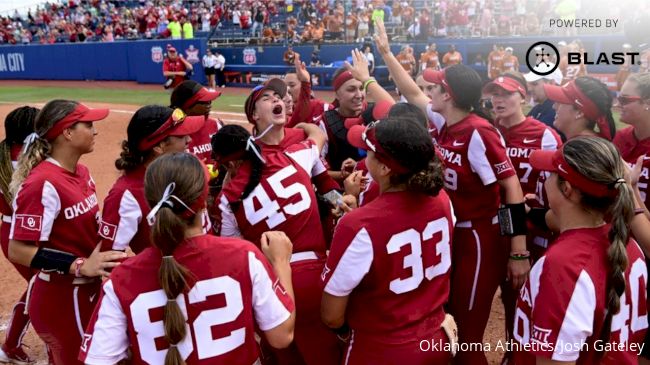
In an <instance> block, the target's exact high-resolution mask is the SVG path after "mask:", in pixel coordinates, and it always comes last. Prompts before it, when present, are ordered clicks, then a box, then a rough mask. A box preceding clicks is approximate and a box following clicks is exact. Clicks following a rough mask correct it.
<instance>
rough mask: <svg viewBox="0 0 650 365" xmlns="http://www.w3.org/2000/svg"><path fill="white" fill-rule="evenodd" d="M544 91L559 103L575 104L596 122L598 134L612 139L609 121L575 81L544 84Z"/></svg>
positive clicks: (588, 117)
mask: <svg viewBox="0 0 650 365" xmlns="http://www.w3.org/2000/svg"><path fill="white" fill-rule="evenodd" d="M544 92H545V93H546V97H548V98H549V99H551V100H553V101H554V102H557V103H560V104H569V105H575V106H576V107H577V108H578V109H580V111H581V112H582V113H583V114H584V115H585V117H586V118H587V119H589V120H593V121H595V122H596V123H597V124H598V129H599V130H600V135H601V136H602V137H603V138H605V139H608V140H611V139H612V133H611V131H610V130H609V123H608V122H607V119H606V116H605V115H603V114H602V113H601V111H600V110H599V109H598V106H596V104H595V103H594V102H593V101H591V99H589V98H588V97H587V96H586V95H585V94H584V93H583V92H582V90H580V88H579V87H578V86H577V85H576V83H575V81H571V82H569V83H568V84H566V85H564V86H555V85H550V84H544Z"/></svg>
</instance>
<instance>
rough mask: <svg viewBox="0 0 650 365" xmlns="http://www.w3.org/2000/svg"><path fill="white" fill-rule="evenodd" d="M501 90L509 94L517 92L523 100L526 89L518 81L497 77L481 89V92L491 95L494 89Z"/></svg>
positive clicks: (506, 77)
mask: <svg viewBox="0 0 650 365" xmlns="http://www.w3.org/2000/svg"><path fill="white" fill-rule="evenodd" d="M498 88H501V89H503V90H505V91H507V92H509V93H515V92H518V93H519V94H521V96H522V97H523V98H525V97H526V89H525V88H524V86H523V85H521V84H520V83H519V81H517V80H515V79H513V78H512V77H508V76H499V77H497V78H496V79H494V80H492V81H491V82H489V83H488V84H487V85H485V87H484V88H483V92H485V93H492V92H494V90H495V89H498Z"/></svg>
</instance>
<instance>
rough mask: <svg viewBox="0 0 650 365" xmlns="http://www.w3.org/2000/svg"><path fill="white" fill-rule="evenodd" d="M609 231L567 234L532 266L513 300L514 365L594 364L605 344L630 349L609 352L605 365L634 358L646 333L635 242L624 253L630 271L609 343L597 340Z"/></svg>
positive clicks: (642, 271)
mask: <svg viewBox="0 0 650 365" xmlns="http://www.w3.org/2000/svg"><path fill="white" fill-rule="evenodd" d="M609 228H610V227H609V225H603V226H601V227H597V228H579V229H571V230H568V231H565V232H563V233H561V234H560V236H558V238H557V240H556V241H555V243H554V244H553V245H551V246H550V247H549V249H548V250H547V251H546V254H545V255H544V256H543V257H542V258H540V259H539V260H538V261H537V262H536V263H535V265H534V266H533V268H532V269H531V271H530V275H529V277H528V280H527V281H526V283H525V284H524V286H523V287H522V289H521V291H520V293H519V299H518V300H517V309H516V314H515V328H514V340H515V345H516V350H517V351H515V364H517V365H519V364H535V356H541V357H544V358H547V359H552V360H556V361H576V364H596V363H600V362H599V360H600V359H599V356H600V354H599V352H598V349H599V348H601V347H602V346H606V345H607V344H608V343H610V344H613V343H616V344H617V346H618V344H622V345H623V346H625V345H627V346H628V349H627V350H625V349H623V350H617V351H613V350H612V351H608V355H606V358H608V362H607V363H612V364H615V363H616V364H621V363H630V362H627V360H625V359H627V358H629V357H630V356H632V353H634V352H636V353H638V350H636V351H633V350H632V351H630V350H631V349H632V346H631V343H635V344H636V346H640V344H642V343H643V339H644V337H645V332H646V329H647V327H648V317H647V310H646V292H645V285H646V282H647V276H648V273H647V268H646V266H645V261H644V256H643V252H642V251H641V249H640V248H639V246H638V244H637V243H636V242H635V241H634V240H630V241H629V242H628V244H627V248H626V250H627V257H628V261H629V265H628V268H627V270H626V271H625V279H626V286H625V294H624V295H623V296H622V297H621V311H620V312H619V313H618V314H616V315H615V316H614V317H613V318H612V328H611V336H610V340H609V341H608V342H607V343H603V342H602V341H600V340H599V339H600V336H601V333H602V331H603V325H604V320H605V311H606V308H607V280H608V270H609V269H608V267H609V264H608V260H607V250H608V248H609V246H610V242H609V241H608V239H607V233H608V231H609ZM636 348H637V349H638V348H639V347H636ZM633 356H636V354H634V355H633Z"/></svg>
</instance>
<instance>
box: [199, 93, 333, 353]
mask: <svg viewBox="0 0 650 365" xmlns="http://www.w3.org/2000/svg"><path fill="white" fill-rule="evenodd" d="M282 106H283V104H282V101H281V99H280V95H279V94H278V92H277V91H276V90H274V89H273V88H272V87H269V86H261V87H258V88H256V89H254V90H253V93H252V94H251V96H249V98H248V99H247V100H246V111H247V115H248V116H249V119H252V120H254V121H255V122H256V123H257V124H256V128H262V127H264V128H265V129H264V131H263V132H262V133H261V134H260V135H259V136H258V137H255V138H253V137H251V136H250V134H249V133H248V131H246V130H245V129H244V128H243V127H240V126H236V125H229V126H225V127H224V128H222V129H221V130H220V131H219V132H218V133H217V134H216V135H215V136H214V137H213V140H212V142H213V153H214V157H215V160H216V161H217V162H218V163H219V165H222V166H225V167H226V168H227V170H228V174H229V181H228V182H226V183H225V184H224V186H223V189H222V191H221V198H220V200H219V209H220V220H219V222H220V232H221V235H222V236H227V237H237V236H241V237H244V238H245V239H247V240H250V241H251V242H253V243H255V244H258V245H259V242H260V237H262V234H263V233H264V232H266V231H269V230H281V231H283V232H285V233H286V234H287V235H288V236H289V238H290V239H291V240H292V242H293V245H294V247H293V255H292V257H291V263H292V268H293V270H292V276H293V283H294V288H295V292H296V308H297V311H299V312H300V313H301V314H300V316H299V317H298V319H297V322H296V336H295V346H296V348H297V350H296V351H284V352H275V353H274V355H275V356H276V361H278V363H281V364H282V363H285V362H287V363H294V362H300V363H306V364H338V363H339V361H340V351H339V347H338V343H337V340H336V337H335V336H334V334H333V333H331V332H330V331H328V330H327V328H326V327H325V326H324V325H323V324H322V323H321V322H320V319H319V299H320V290H321V287H320V285H319V283H320V282H319V278H320V277H319V275H320V273H321V272H322V270H323V267H324V264H325V252H326V241H325V236H324V234H323V231H322V228H321V222H320V216H319V212H318V208H317V205H316V196H315V193H314V189H313V187H312V182H311V177H312V176H319V175H324V176H327V173H326V169H325V166H324V165H323V164H322V162H321V160H320V149H319V147H318V146H321V147H322V145H323V144H324V141H325V136H324V135H323V133H322V132H320V131H319V130H318V128H316V127H314V129H315V132H316V133H317V135H316V136H313V135H310V137H311V138H314V137H316V138H317V139H319V141H317V142H318V146H317V145H316V144H315V142H314V141H312V140H311V139H309V140H307V141H304V142H302V143H298V144H293V145H291V146H288V147H282V146H281V145H265V146H263V147H262V148H261V149H260V148H259V147H258V146H257V145H256V144H255V142H254V140H255V139H257V138H260V139H262V138H264V137H267V138H269V139H267V141H269V140H276V141H281V140H282V137H281V136H280V133H279V132H281V131H283V130H284V128H283V127H282V125H283V124H284V123H282V122H283V121H285V118H284V113H283V108H282ZM276 111H277V113H276ZM268 115H273V117H272V118H271V121H268V120H267V117H266V116H268ZM334 188H338V185H336V184H334V185H333V186H332V189H330V190H324V191H327V192H330V191H332V190H334Z"/></svg>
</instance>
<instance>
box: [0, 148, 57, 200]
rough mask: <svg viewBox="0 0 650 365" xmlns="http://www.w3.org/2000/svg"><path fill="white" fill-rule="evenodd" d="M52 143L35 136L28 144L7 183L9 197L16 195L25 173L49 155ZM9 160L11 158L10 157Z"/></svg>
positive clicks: (27, 173) (25, 175)
mask: <svg viewBox="0 0 650 365" xmlns="http://www.w3.org/2000/svg"><path fill="white" fill-rule="evenodd" d="M51 149H52V145H50V142H48V141H47V140H46V139H44V138H40V137H39V138H36V139H35V140H34V142H33V143H32V144H31V145H29V148H27V151H25V153H24V154H23V155H22V156H20V159H19V160H18V167H17V168H16V171H14V173H13V176H12V178H11V184H9V194H10V196H11V197H14V196H16V193H17V192H18V188H20V184H22V183H23V181H25V179H26V178H27V175H29V173H30V172H31V171H32V169H33V168H34V167H36V165H38V164H39V163H41V162H42V161H43V160H45V159H46V158H47V156H49V154H50V151H51ZM10 160H11V159H10Z"/></svg>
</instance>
